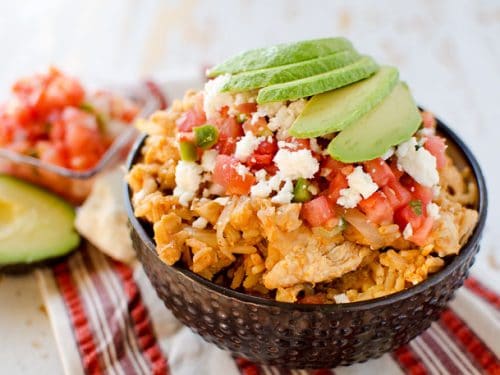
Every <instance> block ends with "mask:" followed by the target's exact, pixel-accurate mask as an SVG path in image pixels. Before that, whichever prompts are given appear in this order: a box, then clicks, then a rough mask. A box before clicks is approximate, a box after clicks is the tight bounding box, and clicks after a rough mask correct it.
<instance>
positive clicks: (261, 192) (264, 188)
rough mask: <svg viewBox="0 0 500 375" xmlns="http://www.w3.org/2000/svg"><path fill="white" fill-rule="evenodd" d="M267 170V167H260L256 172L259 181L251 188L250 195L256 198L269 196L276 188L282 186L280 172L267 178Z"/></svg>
mask: <svg viewBox="0 0 500 375" xmlns="http://www.w3.org/2000/svg"><path fill="white" fill-rule="evenodd" d="M266 175H267V172H266V170H265V169H260V170H258V171H257V172H256V173H255V178H256V179H257V183H256V184H255V185H253V186H252V187H251V188H250V195H251V196H252V197H255V198H267V197H269V195H271V193H272V192H273V191H274V190H276V191H277V190H278V189H279V188H280V185H281V182H282V181H283V180H282V178H281V176H280V175H279V173H277V174H275V175H274V176H272V177H271V178H270V179H269V180H266Z"/></svg>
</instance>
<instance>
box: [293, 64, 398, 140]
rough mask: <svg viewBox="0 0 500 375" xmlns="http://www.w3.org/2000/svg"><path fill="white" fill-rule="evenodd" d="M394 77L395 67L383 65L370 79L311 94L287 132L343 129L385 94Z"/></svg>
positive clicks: (304, 133) (308, 134)
mask: <svg viewBox="0 0 500 375" xmlns="http://www.w3.org/2000/svg"><path fill="white" fill-rule="evenodd" d="M398 78H399V74H398V70H397V69H396V68H392V67H388V66H383V67H381V68H380V69H379V71H378V72H377V73H375V74H374V75H373V76H371V77H370V78H367V79H364V80H361V81H359V82H356V83H353V84H351V85H348V86H344V87H342V88H339V89H337V90H332V91H329V92H325V93H323V94H319V95H316V96H314V97H312V98H311V100H309V102H308V103H307V104H306V106H305V108H304V111H303V112H302V113H301V114H300V116H299V117H297V119H296V120H295V122H294V123H293V125H292V127H291V128H290V134H291V135H293V136H294V137H297V138H312V137H318V136H321V135H325V134H329V133H334V132H337V131H340V130H342V129H344V128H345V127H347V126H348V125H349V124H352V123H353V122H354V121H356V120H357V119H359V118H360V117H361V116H363V115H364V114H366V113H367V112H368V111H370V110H371V109H372V108H373V107H375V106H376V105H377V104H379V103H380V102H381V101H382V100H383V99H384V98H385V97H387V95H389V94H390V93H391V91H392V89H393V88H394V86H395V85H396V84H397V83H398Z"/></svg>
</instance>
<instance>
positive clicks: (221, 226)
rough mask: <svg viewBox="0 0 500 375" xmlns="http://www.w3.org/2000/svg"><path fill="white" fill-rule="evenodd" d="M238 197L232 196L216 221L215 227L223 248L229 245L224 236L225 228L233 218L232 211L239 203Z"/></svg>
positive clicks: (219, 242) (218, 241) (218, 240)
mask: <svg viewBox="0 0 500 375" xmlns="http://www.w3.org/2000/svg"><path fill="white" fill-rule="evenodd" d="M237 200H238V198H234V197H231V198H230V200H229V202H228V203H227V204H226V205H225V206H224V209H223V210H222V212H221V214H220V216H219V218H218V219H217V222H216V223H215V229H216V233H217V243H218V244H219V246H220V247H221V248H225V247H227V242H226V239H225V238H224V230H225V229H226V226H227V224H229V221H230V219H231V212H233V209H234V207H235V205H236V203H237Z"/></svg>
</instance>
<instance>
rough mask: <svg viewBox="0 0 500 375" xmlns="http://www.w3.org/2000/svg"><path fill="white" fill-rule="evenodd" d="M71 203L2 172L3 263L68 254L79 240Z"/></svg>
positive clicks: (0, 257) (0, 221)
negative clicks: (74, 226)
mask: <svg viewBox="0 0 500 375" xmlns="http://www.w3.org/2000/svg"><path fill="white" fill-rule="evenodd" d="M74 219H75V211H74V209H73V207H72V206H71V205H69V204H68V203H66V202H65V201H63V200H61V199H59V198H58V197H56V196H55V195H52V194H50V193H48V192H46V191H45V190H42V189H39V188H38V187H36V186H33V185H30V184H28V183H26V182H24V181H21V180H18V179H16V178H13V177H9V176H3V175H0V267H2V266H10V265H18V264H30V263H35V262H39V261H43V260H46V259H50V258H55V257H59V256H63V255H66V254H67V253H69V252H70V251H71V250H73V249H74V248H76V247H77V246H78V244H79V242H80V237H79V235H78V234H77V233H76V232H75V230H74V228H73V223H74Z"/></svg>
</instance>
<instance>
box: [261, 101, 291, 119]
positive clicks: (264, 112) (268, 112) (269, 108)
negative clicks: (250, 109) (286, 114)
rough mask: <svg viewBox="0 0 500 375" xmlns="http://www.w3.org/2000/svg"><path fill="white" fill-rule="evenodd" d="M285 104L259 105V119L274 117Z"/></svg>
mask: <svg viewBox="0 0 500 375" xmlns="http://www.w3.org/2000/svg"><path fill="white" fill-rule="evenodd" d="M284 106H285V103H284V102H270V103H264V104H259V105H257V112H255V113H257V114H258V117H265V116H267V117H273V116H275V115H276V113H278V111H279V110H280V108H281V107H284Z"/></svg>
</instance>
